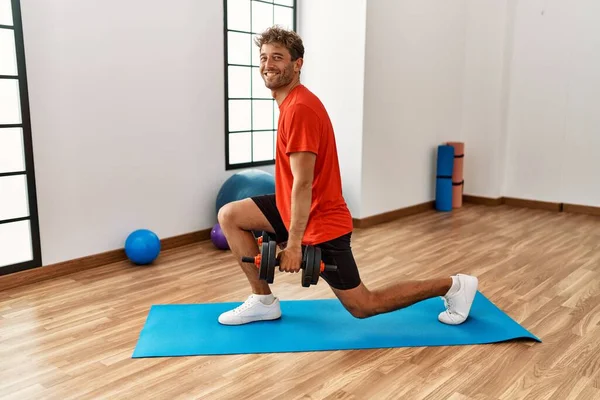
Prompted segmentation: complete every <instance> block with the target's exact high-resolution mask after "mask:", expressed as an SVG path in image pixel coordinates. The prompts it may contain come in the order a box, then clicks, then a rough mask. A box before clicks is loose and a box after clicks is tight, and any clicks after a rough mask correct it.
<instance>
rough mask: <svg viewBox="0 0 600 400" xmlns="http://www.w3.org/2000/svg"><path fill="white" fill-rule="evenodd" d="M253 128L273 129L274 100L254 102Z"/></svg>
mask: <svg viewBox="0 0 600 400" xmlns="http://www.w3.org/2000/svg"><path fill="white" fill-rule="evenodd" d="M252 129H253V130H257V129H273V100H254V101H253V102H252Z"/></svg>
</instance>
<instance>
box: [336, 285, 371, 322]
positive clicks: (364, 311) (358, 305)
mask: <svg viewBox="0 0 600 400" xmlns="http://www.w3.org/2000/svg"><path fill="white" fill-rule="evenodd" d="M334 292H335V293H336V295H337V297H338V299H339V300H340V301H341V303H342V305H343V306H344V308H345V309H346V310H347V311H348V312H349V313H350V314H351V315H352V316H353V317H354V318H358V319H364V318H369V317H371V316H373V315H374V314H375V313H374V307H373V294H372V293H371V292H370V291H369V290H367V289H366V288H365V287H364V285H362V284H361V285H359V287H357V288H354V289H350V290H347V291H346V290H334Z"/></svg>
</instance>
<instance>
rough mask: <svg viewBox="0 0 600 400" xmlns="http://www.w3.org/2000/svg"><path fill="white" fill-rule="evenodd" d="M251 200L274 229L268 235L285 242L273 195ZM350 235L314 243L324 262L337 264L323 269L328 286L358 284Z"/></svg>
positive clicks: (282, 225) (285, 230) (346, 286)
mask: <svg viewBox="0 0 600 400" xmlns="http://www.w3.org/2000/svg"><path fill="white" fill-rule="evenodd" d="M252 200H254V202H255V203H256V205H257V206H258V208H259V209H260V210H261V211H262V213H263V214H264V215H265V217H266V218H267V220H268V221H269V222H270V223H271V226H272V227H273V229H274V230H275V232H268V233H269V236H271V237H272V238H273V239H274V240H275V241H276V242H277V244H280V243H285V242H287V240H288V234H289V233H288V231H287V229H286V227H285V225H284V224H283V220H282V219H281V215H280V214H279V211H278V210H277V204H276V203H275V195H274V194H271V195H264V196H256V197H252ZM351 236H352V232H350V233H347V234H345V235H343V236H340V237H338V238H336V239H333V240H329V241H327V242H324V243H319V244H316V245H315V247H319V248H321V258H322V261H323V262H324V263H325V264H333V265H337V271H335V272H332V271H323V272H322V273H321V279H323V280H325V281H326V282H327V283H328V284H329V286H331V287H333V288H336V289H340V290H348V289H353V288H355V287H357V286H358V285H359V284H360V275H359V273H358V267H357V265H356V261H355V260H354V255H353V254H352V248H351V246H350V239H351Z"/></svg>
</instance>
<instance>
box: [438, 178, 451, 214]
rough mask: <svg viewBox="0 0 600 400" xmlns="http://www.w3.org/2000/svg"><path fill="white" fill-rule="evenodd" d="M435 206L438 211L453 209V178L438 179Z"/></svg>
mask: <svg viewBox="0 0 600 400" xmlns="http://www.w3.org/2000/svg"><path fill="white" fill-rule="evenodd" d="M435 208H436V210H438V211H452V178H437V179H436V185H435Z"/></svg>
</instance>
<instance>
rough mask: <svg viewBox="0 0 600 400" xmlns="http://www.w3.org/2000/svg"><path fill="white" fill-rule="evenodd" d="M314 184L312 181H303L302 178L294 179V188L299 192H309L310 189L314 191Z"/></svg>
mask: <svg viewBox="0 0 600 400" xmlns="http://www.w3.org/2000/svg"><path fill="white" fill-rule="evenodd" d="M312 184H313V181H312V179H302V178H299V179H298V178H297V179H294V186H295V187H296V189H298V190H309V189H312Z"/></svg>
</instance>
